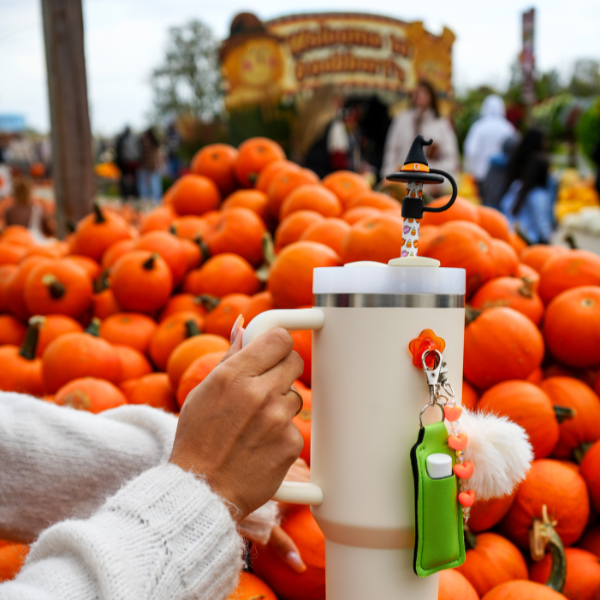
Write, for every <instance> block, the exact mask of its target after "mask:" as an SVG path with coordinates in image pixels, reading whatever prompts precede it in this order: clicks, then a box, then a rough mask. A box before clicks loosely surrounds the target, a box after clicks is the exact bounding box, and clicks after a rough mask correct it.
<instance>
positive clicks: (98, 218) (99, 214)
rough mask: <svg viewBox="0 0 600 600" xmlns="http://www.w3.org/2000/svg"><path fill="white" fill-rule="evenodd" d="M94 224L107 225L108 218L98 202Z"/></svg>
mask: <svg viewBox="0 0 600 600" xmlns="http://www.w3.org/2000/svg"><path fill="white" fill-rule="evenodd" d="M94 223H106V218H105V216H104V214H103V213H102V210H101V209H100V205H99V204H98V203H97V202H94Z"/></svg>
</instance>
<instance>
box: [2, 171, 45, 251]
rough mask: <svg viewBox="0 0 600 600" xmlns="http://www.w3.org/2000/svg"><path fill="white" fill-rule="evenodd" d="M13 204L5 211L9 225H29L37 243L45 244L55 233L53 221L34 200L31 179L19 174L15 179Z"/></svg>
mask: <svg viewBox="0 0 600 600" xmlns="http://www.w3.org/2000/svg"><path fill="white" fill-rule="evenodd" d="M13 200H14V202H13V204H12V206H10V207H9V208H8V209H7V210H6V212H5V213H4V221H5V223H6V225H7V226H9V225H21V226H22V227H27V229H28V230H29V233H30V234H31V236H32V237H33V239H34V240H35V242H36V243H38V244H43V243H45V242H46V241H47V236H48V235H52V233H53V229H54V227H53V223H52V221H51V220H50V219H49V218H48V216H47V215H45V214H44V209H43V208H42V207H41V206H40V205H39V204H38V203H36V202H35V201H34V199H33V198H32V194H31V182H30V181H29V179H27V178H25V177H21V176H17V177H15V178H14V180H13Z"/></svg>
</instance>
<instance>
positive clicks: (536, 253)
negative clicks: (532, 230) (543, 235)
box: [519, 244, 568, 273]
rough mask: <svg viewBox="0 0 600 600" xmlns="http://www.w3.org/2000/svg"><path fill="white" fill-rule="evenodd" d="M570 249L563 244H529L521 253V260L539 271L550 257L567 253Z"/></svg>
mask: <svg viewBox="0 0 600 600" xmlns="http://www.w3.org/2000/svg"><path fill="white" fill-rule="evenodd" d="M567 252H568V250H567V249H566V248H563V247H562V246H549V245H548V244H533V246H527V247H526V248H525V250H523V252H521V254H520V257H519V258H520V259H521V262H522V263H524V264H526V265H527V266H528V267H531V268H532V269H533V270H534V271H537V272H538V273H541V272H542V269H543V268H544V265H545V264H546V262H547V261H548V259H550V258H553V257H555V256H558V255H559V254H566V253H567Z"/></svg>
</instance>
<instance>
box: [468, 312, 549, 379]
mask: <svg viewBox="0 0 600 600" xmlns="http://www.w3.org/2000/svg"><path fill="white" fill-rule="evenodd" d="M543 357H544V340H543V339H542V334H541V333H540V332H539V331H538V329H537V327H536V326H535V325H534V324H533V323H532V322H531V320H530V319H528V318H527V317H526V316H525V315H522V314H521V313H519V312H517V311H516V310H513V309H512V308H490V309H489V310H486V311H484V312H483V313H481V315H479V316H478V317H477V318H476V319H475V320H474V321H472V322H471V323H469V325H467V328H466V329H465V352H464V374H465V378H466V379H468V380H469V382H470V383H472V384H473V385H474V386H475V387H477V388H480V389H483V390H486V389H488V388H490V387H492V386H493V385H496V384H497V383H500V382H501V381H507V380H509V379H524V378H526V377H527V376H528V375H529V374H530V373H531V372H532V371H533V370H535V369H537V368H538V367H539V366H540V365H541V364H542V359H543Z"/></svg>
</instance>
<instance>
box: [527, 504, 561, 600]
mask: <svg viewBox="0 0 600 600" xmlns="http://www.w3.org/2000/svg"><path fill="white" fill-rule="evenodd" d="M555 527H556V521H550V519H549V518H548V507H547V506H546V505H545V504H544V506H542V518H541V519H534V520H533V527H532V528H531V529H530V530H529V549H530V551H531V558H532V559H533V560H535V561H536V562H539V561H540V560H542V559H543V558H544V556H545V555H546V548H549V549H550V556H551V558H552V568H551V570H550V576H549V577H548V581H546V586H548V587H549V588H550V589H552V590H554V591H555V592H559V593H561V592H562V591H563V588H564V587H565V581H566V579H567V557H566V556H565V548H564V546H563V543H562V540H561V539H560V536H559V535H558V533H556V529H555Z"/></svg>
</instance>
